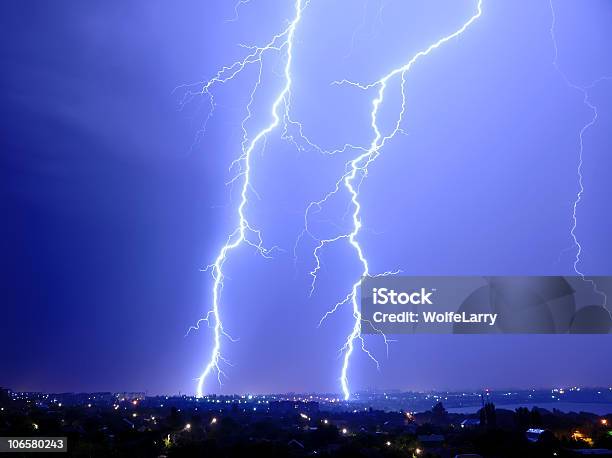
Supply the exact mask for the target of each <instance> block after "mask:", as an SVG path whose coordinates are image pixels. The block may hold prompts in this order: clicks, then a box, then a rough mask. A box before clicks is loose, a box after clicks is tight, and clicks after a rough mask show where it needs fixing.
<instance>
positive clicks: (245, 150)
mask: <svg viewBox="0 0 612 458" xmlns="http://www.w3.org/2000/svg"><path fill="white" fill-rule="evenodd" d="M309 1H310V0H296V1H295V16H294V17H293V19H292V20H291V21H290V22H289V24H288V26H287V27H286V28H285V29H284V30H283V31H282V32H281V33H279V34H277V35H275V36H274V37H273V38H272V40H270V41H269V42H268V43H267V44H266V45H264V46H262V47H256V46H244V47H245V48H247V49H249V51H250V53H249V54H248V55H247V56H246V57H245V58H244V59H242V60H239V61H236V62H234V63H233V64H232V65H230V66H226V67H223V68H222V69H221V70H219V71H218V72H217V74H216V75H215V76H214V77H213V78H211V79H210V80H208V81H205V82H201V83H199V87H200V89H199V91H196V92H194V91H191V90H188V91H187V96H186V99H189V98H190V97H191V96H193V95H205V96H208V98H209V100H210V106H211V111H210V112H209V114H208V118H207V119H209V118H210V116H212V113H213V110H214V108H215V102H214V96H213V92H211V90H212V89H213V87H214V86H216V85H219V84H224V83H226V82H228V81H230V80H232V79H234V78H235V77H236V76H238V75H239V74H240V73H241V72H242V71H243V69H245V68H246V67H247V66H250V65H251V64H257V65H258V66H259V73H258V79H257V81H256V83H255V85H254V87H253V89H252V91H251V94H250V100H249V103H248V104H247V107H246V109H247V116H246V118H244V120H243V122H242V131H243V141H242V154H241V155H240V156H239V157H238V158H237V159H236V160H234V161H233V162H232V164H231V166H230V170H231V169H233V168H234V167H236V166H237V167H238V173H237V175H236V176H235V177H234V178H233V179H232V180H231V181H230V183H232V184H233V183H235V182H236V181H238V180H242V184H241V192H240V202H239V204H238V207H237V209H236V214H237V217H238V223H237V225H236V227H235V228H234V229H233V230H232V231H231V232H230V234H229V235H228V237H227V239H226V242H225V244H224V245H223V246H222V247H221V248H220V249H219V252H218V255H217V257H216V259H215V262H214V263H213V264H211V265H210V266H208V267H207V269H206V270H209V271H210V272H211V274H212V277H213V285H212V307H211V309H210V310H209V311H208V313H207V314H206V316H205V317H204V318H202V319H200V320H199V321H198V322H197V323H196V325H195V326H192V327H191V328H190V329H189V331H191V330H197V329H199V327H200V324H201V323H203V322H206V323H207V324H209V325H210V322H211V320H212V322H213V324H212V328H213V347H212V350H211V353H210V358H209V360H208V363H207V364H206V367H205V368H204V370H203V372H202V373H201V375H200V376H199V377H198V379H197V391H196V395H197V396H198V397H201V396H202V395H203V392H204V383H205V381H206V379H207V378H208V377H209V376H210V374H212V373H216V374H217V379H218V381H219V383H221V376H223V375H225V374H224V372H223V369H222V367H221V363H226V364H227V363H228V362H227V360H226V359H225V358H224V357H223V356H222V354H221V339H222V337H226V338H229V339H230V340H234V339H232V338H231V336H230V335H229V334H228V333H227V332H226V331H225V329H224V327H223V321H222V319H221V314H220V305H221V302H220V301H221V292H222V290H223V286H224V272H223V267H224V265H225V262H226V261H227V259H228V256H229V254H230V252H231V251H233V250H234V249H236V248H238V247H239V246H241V245H242V244H247V245H250V246H252V247H254V248H255V249H256V250H257V252H259V253H260V254H261V255H263V256H264V257H269V254H270V252H271V251H272V250H273V249H274V248H271V249H266V248H265V247H264V245H263V240H262V234H261V232H260V231H259V230H258V229H256V228H255V227H254V226H253V225H252V224H251V223H250V222H249V220H248V218H247V216H246V214H245V210H246V207H247V205H248V201H249V194H250V193H253V194H255V195H257V194H256V192H255V190H254V189H253V186H252V184H251V159H252V158H251V156H252V153H253V151H254V150H255V148H256V147H258V146H259V145H260V144H265V141H266V137H267V135H268V134H270V133H271V132H272V131H273V130H274V129H275V128H276V127H277V126H278V125H279V124H280V123H281V116H282V120H283V121H284V123H285V125H287V123H288V121H287V118H288V112H289V106H290V97H291V83H292V81H291V63H292V60H293V42H294V36H295V31H296V28H297V26H298V24H299V22H300V20H301V18H302V12H303V10H304V8H305V7H306V6H307V5H308V3H309ZM244 3H247V1H240V2H239V4H238V5H237V6H236V10H237V9H238V7H239V6H240V5H241V4H244ZM283 49H284V50H285V58H286V62H285V67H284V72H283V77H284V86H283V87H282V89H281V90H280V92H279V93H278V94H277V96H276V99H274V101H273V103H272V106H271V116H272V120H271V121H270V123H269V124H268V125H267V126H266V127H264V128H263V129H261V130H260V131H259V132H257V134H255V136H254V137H253V138H252V139H251V140H249V138H248V131H247V129H246V122H247V121H248V120H249V119H250V118H251V106H252V103H253V98H254V96H255V93H256V91H257V89H258V87H259V85H260V83H261V75H262V66H263V56H264V55H265V54H266V53H268V52H270V51H278V52H280V51H281V50H283ZM186 99H184V100H186ZM281 106H284V110H283V111H282V113H280V114H279V112H280V111H281V110H280V108H281ZM189 331H188V332H189Z"/></svg>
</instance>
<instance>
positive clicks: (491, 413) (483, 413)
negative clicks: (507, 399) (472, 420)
mask: <svg viewBox="0 0 612 458" xmlns="http://www.w3.org/2000/svg"><path fill="white" fill-rule="evenodd" d="M479 414H480V424H481V425H483V426H486V427H487V428H489V429H493V428H495V427H496V426H497V418H496V414H495V404H493V403H492V402H487V403H486V404H485V405H484V407H483V408H482V409H480V411H479Z"/></svg>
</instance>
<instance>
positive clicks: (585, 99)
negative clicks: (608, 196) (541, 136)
mask: <svg viewBox="0 0 612 458" xmlns="http://www.w3.org/2000/svg"><path fill="white" fill-rule="evenodd" d="M549 5H550V12H551V17H552V21H551V24H550V38H551V40H552V43H553V48H554V58H553V66H554V68H555V70H556V71H557V73H558V74H559V75H560V76H561V78H563V81H564V82H565V84H566V85H567V86H568V87H570V88H571V89H573V90H575V91H578V92H580V93H581V95H582V103H583V104H584V105H585V106H586V107H587V108H588V109H589V111H590V112H591V118H590V119H589V120H588V121H587V122H586V123H585V124H584V125H583V126H582V128H581V129H580V131H579V133H578V145H579V146H578V164H577V167H576V175H577V177H578V192H577V193H576V198H575V199H574V201H573V203H572V225H571V227H570V235H571V238H572V241H573V242H574V247H575V248H576V255H575V257H574V263H573V265H572V266H573V268H574V272H576V274H577V275H579V276H580V277H581V278H582V279H583V280H584V281H586V282H588V283H590V284H591V285H592V287H593V291H595V293H597V294H598V295H600V296H601V297H602V299H603V306H604V307H606V306H607V302H608V297H607V295H606V293H604V292H603V291H601V290H599V289H598V288H597V285H596V284H595V282H594V281H593V280H587V279H586V278H585V276H584V273H583V272H582V271H581V270H580V269H579V267H578V264H580V261H581V258H580V256H581V255H582V251H583V250H582V245H581V244H580V241H579V240H578V236H577V235H576V229H577V227H578V216H577V212H578V206H579V205H580V202H581V201H582V196H583V195H584V191H585V188H584V175H583V165H584V135H585V134H586V132H587V131H588V130H589V129H590V128H592V127H593V126H594V125H595V123H596V122H597V118H598V112H597V107H596V106H595V105H593V103H592V102H591V100H590V99H589V89H592V88H593V87H595V86H596V85H597V84H599V83H600V82H602V81H605V80H612V77H606V76H604V77H601V78H598V79H597V80H595V81H594V82H593V83H591V84H589V85H588V86H579V85H577V84H574V83H573V82H572V81H571V80H570V79H569V78H568V77H567V75H566V74H565V73H564V72H563V71H562V70H561V68H560V67H559V61H558V58H559V49H558V46H557V38H556V34H555V26H556V22H557V17H556V14H555V8H554V5H553V0H549ZM608 313H611V312H610V311H609V310H608ZM611 316H612V313H611Z"/></svg>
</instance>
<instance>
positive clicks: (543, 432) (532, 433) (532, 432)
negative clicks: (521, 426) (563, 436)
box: [525, 428, 553, 442]
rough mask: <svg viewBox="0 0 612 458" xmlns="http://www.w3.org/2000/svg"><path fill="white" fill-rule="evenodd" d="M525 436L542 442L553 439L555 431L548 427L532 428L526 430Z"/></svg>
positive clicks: (532, 440)
mask: <svg viewBox="0 0 612 458" xmlns="http://www.w3.org/2000/svg"><path fill="white" fill-rule="evenodd" d="M525 436H526V437H527V440H528V441H529V442H542V441H544V440H548V439H551V438H552V437H553V433H551V432H550V431H548V430H547V429H539V428H530V429H528V430H527V431H526V432H525Z"/></svg>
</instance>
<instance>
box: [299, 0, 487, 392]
mask: <svg viewBox="0 0 612 458" xmlns="http://www.w3.org/2000/svg"><path fill="white" fill-rule="evenodd" d="M481 15H482V0H478V3H477V11H476V13H475V14H474V15H473V16H471V17H470V18H469V19H468V20H467V21H466V22H465V23H464V24H463V25H462V26H461V27H460V28H459V29H458V30H456V31H455V32H453V33H451V34H449V35H447V36H445V37H443V38H440V39H439V40H438V41H436V42H435V43H433V44H431V45H430V46H429V47H427V48H426V49H425V50H422V51H419V52H418V53H416V54H415V55H414V56H413V57H412V58H411V59H410V60H409V61H408V62H407V63H405V64H404V65H402V66H401V67H398V68H395V69H393V70H392V71H390V72H389V73H387V74H386V75H385V76H383V77H382V78H380V79H379V80H377V81H374V82H373V83H370V84H367V85H363V84H360V83H356V82H352V81H349V80H342V81H336V82H334V84H348V85H351V86H355V87H357V88H359V89H362V90H365V91H367V90H369V89H373V88H377V92H376V96H375V98H374V99H373V100H372V111H371V113H370V119H371V123H370V125H371V127H372V131H373V133H374V138H373V140H372V142H371V143H370V145H369V147H368V148H359V147H354V146H352V145H348V146H349V147H351V148H354V149H360V150H363V152H362V153H361V154H360V155H359V156H357V157H356V158H354V159H353V160H351V161H349V162H348V163H347V167H346V172H345V174H344V175H343V176H342V177H341V178H340V179H339V180H338V181H337V182H336V185H335V188H334V189H333V190H332V191H331V192H329V193H328V194H327V195H326V196H325V197H324V198H323V199H321V200H319V201H317V202H312V203H311V204H310V205H308V207H307V209H306V214H305V217H304V219H305V227H304V230H303V231H302V234H300V238H301V237H302V236H303V235H304V234H308V235H310V236H312V234H311V233H310V231H309V229H308V216H309V213H310V211H311V210H312V209H313V208H314V209H320V208H321V206H322V205H324V204H325V203H326V202H327V201H328V200H329V199H330V198H331V197H332V196H334V195H335V194H336V193H337V192H339V191H340V189H341V187H343V188H344V189H346V190H347V191H348V195H349V197H350V202H351V206H352V214H351V219H352V230H351V231H350V232H348V233H345V234H342V235H338V236H336V237H333V238H329V239H324V240H319V244H318V245H317V247H316V248H315V250H314V253H313V254H314V258H315V261H316V266H315V268H314V269H313V271H312V272H311V273H310V274H311V276H312V277H313V280H312V283H311V294H312V291H313V290H314V286H315V281H316V278H317V274H318V272H319V269H320V267H321V260H320V252H321V250H322V249H323V248H324V247H325V246H326V245H328V244H330V243H334V242H337V241H339V240H344V239H346V240H347V241H348V242H349V244H350V245H351V246H352V247H353V249H354V250H355V253H356V254H357V257H358V259H359V262H360V263H361V266H362V272H361V277H360V279H359V280H358V281H356V282H355V283H354V284H353V286H352V288H351V290H350V292H349V293H348V294H347V296H346V297H345V298H344V299H343V300H342V301H340V302H338V303H336V304H335V305H334V307H333V308H332V309H331V310H329V311H328V312H327V313H326V314H325V315H324V316H323V318H322V319H321V322H320V323H319V324H321V323H322V322H323V321H324V320H325V319H326V318H327V317H328V316H329V315H331V314H333V313H334V312H335V311H336V310H338V309H339V308H340V307H341V306H343V305H345V304H348V303H351V305H352V312H353V319H354V321H353V328H352V330H351V332H350V334H349V335H348V336H347V338H346V341H345V343H344V345H343V346H342V348H341V350H340V351H341V353H343V354H344V356H343V363H342V371H341V375H340V383H341V387H342V393H343V395H344V399H345V400H348V399H349V398H350V394H351V391H350V388H349V380H348V371H349V365H350V360H351V355H352V354H353V350H354V349H355V345H356V341H358V342H359V345H360V348H361V350H362V351H364V352H365V353H366V355H367V356H368V357H369V358H370V359H372V360H373V361H374V363H375V364H376V366H377V367H378V365H379V363H378V361H377V360H376V358H375V357H374V355H372V353H371V352H370V351H369V350H368V349H367V348H366V346H365V341H364V339H363V336H362V334H361V312H360V309H359V303H358V300H357V296H358V294H357V292H358V289H359V286H360V284H361V278H363V277H368V276H371V273H370V267H369V263H368V260H367V258H366V256H365V255H364V252H363V249H362V247H361V245H360V244H359V241H358V238H357V237H358V235H359V232H360V230H361V228H362V222H361V215H360V214H361V203H360V201H359V189H360V185H361V183H362V181H363V179H364V178H365V177H366V176H367V174H368V167H369V165H370V164H371V163H372V162H373V161H375V160H376V158H377V157H378V156H379V155H380V151H381V149H382V148H383V147H384V146H385V144H386V142H387V141H388V140H391V139H392V138H394V137H395V135H396V134H398V133H403V131H402V129H401V127H400V126H401V123H402V121H403V118H404V113H405V109H406V96H405V83H406V74H407V73H408V72H409V71H410V69H411V68H412V66H413V65H414V64H415V63H416V62H417V61H418V60H419V59H420V58H422V57H425V56H427V55H429V54H430V53H431V52H432V51H434V50H436V49H437V48H439V47H440V46H442V45H443V44H445V43H447V42H448V41H451V40H453V39H454V38H457V37H458V36H460V35H461V34H463V32H465V31H466V30H467V29H468V28H469V27H470V26H471V25H472V24H473V23H474V22H475V21H476V20H477V19H478V18H479V17H480V16H481ZM395 77H399V78H400V88H401V97H402V103H401V108H400V111H399V113H398V115H397V118H396V121H395V125H394V127H393V129H392V130H391V132H390V133H388V134H386V135H383V133H382V132H381V128H380V127H379V124H378V113H379V110H380V107H381V105H382V104H383V102H384V97H385V90H386V89H387V85H388V84H389V83H390V82H391V81H392V80H393V79H394V78H395ZM312 237H313V238H315V237H314V236H312ZM300 238H298V242H299V240H300ZM315 239H316V238H315ZM393 273H396V272H385V273H383V274H379V276H384V275H391V274H393ZM381 334H382V333H381ZM382 336H383V338H384V340H385V344H387V343H388V340H387V338H386V336H385V335H384V334H382Z"/></svg>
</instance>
